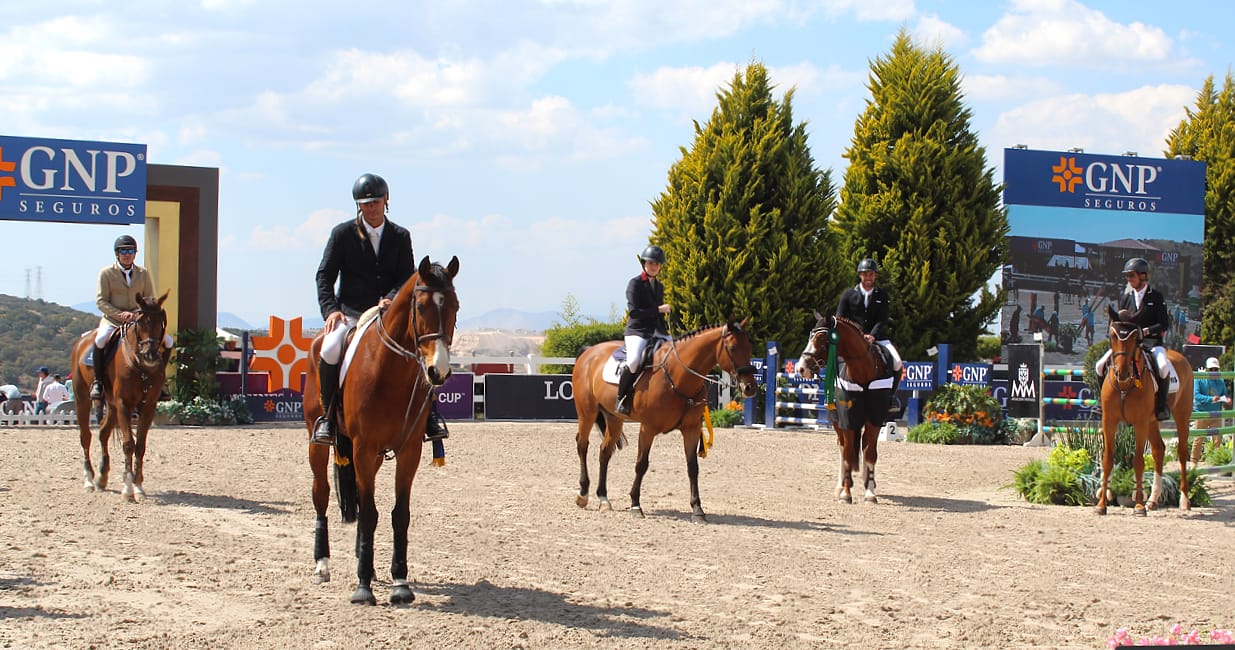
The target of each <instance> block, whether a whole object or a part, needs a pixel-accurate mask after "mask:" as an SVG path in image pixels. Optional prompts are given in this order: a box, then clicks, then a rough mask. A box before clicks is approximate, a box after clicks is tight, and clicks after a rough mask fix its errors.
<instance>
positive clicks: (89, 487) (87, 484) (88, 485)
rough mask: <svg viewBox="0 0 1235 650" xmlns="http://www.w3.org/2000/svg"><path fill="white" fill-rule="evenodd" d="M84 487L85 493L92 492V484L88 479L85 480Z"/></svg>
mask: <svg viewBox="0 0 1235 650" xmlns="http://www.w3.org/2000/svg"><path fill="white" fill-rule="evenodd" d="M84 487H85V490H86V491H87V492H94V483H91V482H90V480H89V479H86V485H85V486H84Z"/></svg>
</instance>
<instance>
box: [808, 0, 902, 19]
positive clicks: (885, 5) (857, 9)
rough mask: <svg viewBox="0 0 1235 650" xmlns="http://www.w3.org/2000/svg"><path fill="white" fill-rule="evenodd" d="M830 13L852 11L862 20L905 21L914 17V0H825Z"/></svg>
mask: <svg viewBox="0 0 1235 650" xmlns="http://www.w3.org/2000/svg"><path fill="white" fill-rule="evenodd" d="M823 4H824V6H825V7H826V8H827V10H828V12H829V13H832V14H840V13H852V14H853V15H854V17H855V18H857V19H858V20H861V21H880V20H885V21H898V20H900V21H903V20H908V19H910V18H912V17H913V15H914V13H915V12H916V9H914V3H913V0H824V3H823Z"/></svg>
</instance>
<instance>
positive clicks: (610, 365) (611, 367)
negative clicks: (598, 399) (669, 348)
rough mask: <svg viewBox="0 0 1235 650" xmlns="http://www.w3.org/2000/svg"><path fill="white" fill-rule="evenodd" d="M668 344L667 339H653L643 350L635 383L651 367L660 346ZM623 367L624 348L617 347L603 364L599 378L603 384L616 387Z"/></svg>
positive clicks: (624, 361)
mask: <svg viewBox="0 0 1235 650" xmlns="http://www.w3.org/2000/svg"><path fill="white" fill-rule="evenodd" d="M668 342H669V340H668V339H663V338H660V337H655V338H653V339H652V341H651V344H650V345H647V346H645V347H644V348H643V362H642V363H640V364H639V370H638V372H636V373H635V381H638V380H639V376H640V375H642V374H643V371H644V370H647V369H648V368H650V367H651V366H652V360H653V359H655V358H656V351H657V350H659V349H660V346H662V345H664V344H666V343H668ZM625 365H627V363H626V346H625V345H619V346H618V347H617V349H616V350H614V351H613V354H612V355H610V357H609V360H608V361H606V362H605V367H604V369H603V370H602V371H601V373H600V376H601V378H602V379H604V380H605V383H608V384H613V385H617V383H618V380H619V379H621V377H622V366H625Z"/></svg>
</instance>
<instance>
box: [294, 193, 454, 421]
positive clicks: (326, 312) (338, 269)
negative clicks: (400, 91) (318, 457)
mask: <svg viewBox="0 0 1235 650" xmlns="http://www.w3.org/2000/svg"><path fill="white" fill-rule="evenodd" d="M352 198H353V199H354V200H355V201H356V218H355V219H350V220H348V221H345V222H343V223H341V224H339V225H337V226H335V227H334V229H333V230H331V231H330V239H329V240H327V241H326V250H325V251H324V252H323V253H322V262H321V264H320V265H319V266H318V267H317V302H318V305H319V306H320V307H321V310H322V318H324V319H326V326H325V328H324V329H325V331H326V332H327V334H326V337H325V339H324V340H323V341H322V350H321V359H320V360H319V361H318V366H317V368H318V371H317V377H318V382H319V383H320V385H321V399H322V410H323V415H322V417H321V418H319V419H318V421H317V423H316V424H315V425H314V427H313V442H314V443H317V444H325V445H329V444H331V443H333V442H334V434H335V430H334V411H335V404H336V396H337V394H338V390H339V367H340V365H341V362H342V360H343V348H344V347H345V342H346V340H347V333H348V332H349V331H350V330H351V329H352V328H353V327H355V326H356V319H357V318H359V317H360V315H361V314H363V313H364V312H365V311H366V310H368V309H369V308H370V307H373V306H374V305H378V306H380V307H382V308H383V309H384V308H385V307H387V306H389V305H390V303H391V302H392V301H393V300H394V297H395V295H396V294H397V293H399V289H401V288H402V287H403V284H404V283H406V282H407V280H408V278H410V277H412V274H414V273H415V272H416V262H415V258H414V256H413V253H412V235H411V233H410V232H408V230H407V228H404V227H403V226H400V225H398V224H396V223H394V222H392V221H391V220H389V219H387V218H386V213H387V212H388V211H389V203H388V201H389V200H390V188H389V186H388V185H387V184H386V180H385V179H383V178H382V177H381V176H378V175H377V174H363V175H361V176H360V178H357V179H356V182H355V183H354V184H353V185H352ZM336 281H337V282H338V293H337V294H336V293H335V283H336ZM447 435H449V434H448V433H447V432H446V425H445V422H443V421H442V418H441V416H439V415H438V414H437V400H433V412H432V415H431V417H430V418H429V428H428V433H427V434H426V438H428V439H430V440H434V439H442V438H445V437H447Z"/></svg>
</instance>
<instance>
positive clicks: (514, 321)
mask: <svg viewBox="0 0 1235 650" xmlns="http://www.w3.org/2000/svg"><path fill="white" fill-rule="evenodd" d="M555 322H561V317H560V316H558V314H557V312H552V311H537V312H527V311H519V310H518V309H494V310H493V311H487V312H485V313H483V314H481V315H479V316H472V317H471V318H460V319H459V322H458V323H457V324H456V327H457V328H458V329H461V330H479V329H495V330H524V331H528V332H543V331H545V330H547V329H549V328H550V327H552V326H553V324H554V323H555Z"/></svg>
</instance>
